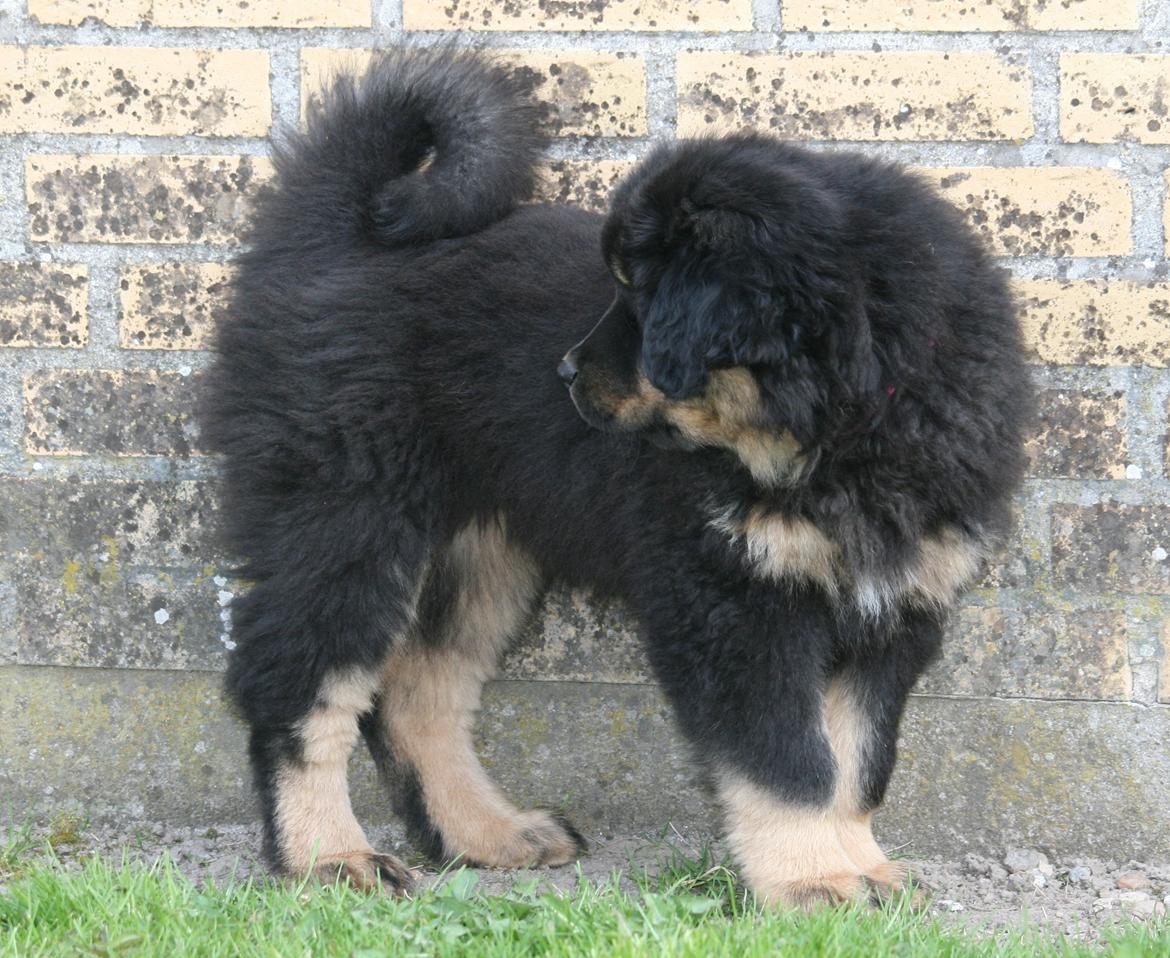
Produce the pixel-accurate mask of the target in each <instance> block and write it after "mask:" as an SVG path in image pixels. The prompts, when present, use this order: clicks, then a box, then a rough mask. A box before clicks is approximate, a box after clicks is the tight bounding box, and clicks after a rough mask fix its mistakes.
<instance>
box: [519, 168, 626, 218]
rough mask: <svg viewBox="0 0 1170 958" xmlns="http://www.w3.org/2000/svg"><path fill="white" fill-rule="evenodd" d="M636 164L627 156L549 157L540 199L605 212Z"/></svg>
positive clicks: (542, 172)
mask: <svg viewBox="0 0 1170 958" xmlns="http://www.w3.org/2000/svg"><path fill="white" fill-rule="evenodd" d="M632 166H633V164H632V163H630V162H629V161H627V160H549V161H547V162H546V163H545V164H544V166H543V167H542V168H541V171H540V181H539V183H538V184H537V199H539V200H543V201H545V202H549V203H569V204H571V205H573V206H580V207H583V208H584V209H587V210H593V211H594V212H603V211H604V210H605V208H606V206H607V205H608V203H609V194H610V193H611V192H612V191H613V188H614V187H615V186H617V184H618V182H619V181H620V180H621V178H622V177H623V176H625V175H626V174H627V173H628V172H629V171H630V168H631V167H632Z"/></svg>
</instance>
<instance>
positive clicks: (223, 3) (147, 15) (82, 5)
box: [28, 0, 371, 27]
mask: <svg viewBox="0 0 1170 958" xmlns="http://www.w3.org/2000/svg"><path fill="white" fill-rule="evenodd" d="M28 12H29V15H30V16H32V17H35V18H36V19H37V20H39V21H40V22H41V23H64V24H69V25H71V26H72V25H76V24H79V23H81V22H82V21H83V20H85V19H87V18H90V17H92V18H93V19H95V20H99V21H101V22H102V23H108V24H109V25H110V26H112V27H132V26H136V25H137V24H139V23H149V24H152V25H154V26H156V27H368V26H369V25H370V22H371V21H370V0H331V2H330V3H321V2H320V0H28Z"/></svg>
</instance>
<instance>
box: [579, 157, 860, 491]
mask: <svg viewBox="0 0 1170 958" xmlns="http://www.w3.org/2000/svg"><path fill="white" fill-rule="evenodd" d="M843 220H844V212H843V209H842V205H841V203H840V202H839V201H838V200H837V198H836V197H835V196H834V194H833V191H832V188H831V186H830V185H828V184H827V183H826V182H824V181H823V180H821V179H820V178H819V177H817V176H815V175H814V172H813V169H812V168H810V167H809V166H808V164H807V161H806V162H804V163H795V162H792V159H791V156H790V154H789V152H788V151H787V148H785V147H783V146H782V145H781V144H779V143H777V142H776V141H773V140H770V139H768V138H765V137H757V136H740V137H732V138H728V139H722V140H713V139H707V140H694V141H687V142H683V143H680V144H676V145H671V146H667V147H664V148H661V149H659V150H658V151H656V152H655V153H653V154H651V156H650V157H648V158H647V159H646V160H645V161H644V162H643V163H642V164H641V165H640V166H639V167H638V168H637V169H636V170H635V171H634V172H633V173H632V174H631V176H630V177H629V178H628V179H627V180H626V181H625V182H624V183H623V184H622V186H620V187H619V189H618V191H617V192H616V194H615V196H614V200H613V204H612V207H611V212H610V215H609V217H608V219H607V221H606V224H605V228H604V230H603V234H602V252H603V255H604V257H605V262H606V263H607V264H608V266H609V268H610V271H611V272H612V274H613V277H614V284H615V296H614V300H613V304H612V305H611V307H610V308H609V310H608V311H607V312H606V313H605V315H604V316H603V317H602V318H601V320H600V321H599V322H598V324H597V325H596V327H595V328H594V329H593V331H592V332H590V334H589V335H588V336H587V337H586V338H585V339H584V340H582V341H581V342H580V343H578V344H577V345H576V346H574V347H573V349H571V350H570V351H569V352H568V353H567V354H566V356H565V358H564V360H563V361H562V363H561V367H560V372H561V376H562V378H564V379H565V380H566V382H568V383H569V384H570V389H571V394H572V397H573V401H574V403H575V404H576V406H577V409H578V411H579V412H580V414H581V416H582V417H583V418H584V419H585V420H586V421H587V422H589V423H590V424H591V425H593V426H596V427H598V428H600V429H606V430H614V431H629V432H635V431H636V432H642V433H645V434H646V435H647V436H648V437H649V438H651V439H654V440H656V441H658V442H659V443H668V444H673V445H681V446H684V447H694V446H721V447H724V448H728V449H731V450H733V451H734V452H736V454H737V455H738V456H739V457H740V459H741V460H742V461H743V462H744V464H745V465H747V466H748V468H749V469H750V470H751V471H752V473H753V475H755V476H756V477H757V478H758V479H760V480H762V481H765V482H768V483H769V484H774V483H776V482H779V481H782V480H783V479H785V478H786V477H790V476H791V475H792V474H793V472H794V471H795V470H798V469H799V461H798V460H799V450H800V449H801V448H802V446H804V445H805V444H806V443H808V442H809V441H810V440H811V438H812V437H813V435H814V434H815V431H816V429H817V427H818V414H819V411H820V410H822V409H823V408H825V407H826V405H828V404H831V403H834V402H840V401H841V399H842V393H843V392H846V393H850V394H860V393H865V392H867V391H869V390H872V389H873V388H874V387H875V384H876V377H877V371H876V362H875V360H874V358H873V355H872V352H873V351H872V348H871V345H870V342H869V332H868V324H867V323H866V320H865V316H864V312H863V310H862V309H861V308H860V307H859V306H858V301H859V297H858V296H856V289H855V287H856V281H855V280H854V279H853V277H852V276H851V274H850V264H849V257H848V251H847V249H846V246H845V243H844V241H843V235H844V233H845V231H846V229H847V226H846V224H845V223H844V222H843ZM794 467H795V468H794Z"/></svg>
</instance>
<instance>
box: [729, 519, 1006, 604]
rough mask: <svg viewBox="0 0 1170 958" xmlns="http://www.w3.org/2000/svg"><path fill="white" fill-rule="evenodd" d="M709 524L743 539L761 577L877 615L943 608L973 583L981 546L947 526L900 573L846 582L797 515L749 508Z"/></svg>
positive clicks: (836, 559)
mask: <svg viewBox="0 0 1170 958" xmlns="http://www.w3.org/2000/svg"><path fill="white" fill-rule="evenodd" d="M711 525H712V526H713V527H714V528H716V529H718V530H719V531H720V532H722V533H723V534H724V535H726V536H727V537H728V538H729V539H730V540H731V541H732V542H733V543H734V542H737V541H739V540H741V539H742V540H743V544H744V548H745V549H746V550H747V558H748V562H749V563H750V564H751V566H752V568H753V569H754V570H755V574H756V575H757V576H758V577H759V578H761V579H772V580H775V581H781V580H783V579H810V580H812V581H813V582H816V583H817V584H818V585H820V586H821V587H822V588H823V589H824V590H825V591H826V592H828V593H829V594H830V595H831V596H837V595H838V594H840V593H842V592H845V593H851V594H852V596H853V600H854V602H855V603H856V604H857V607H858V608H859V609H860V610H861V611H862V612H864V613H866V614H867V615H870V616H874V617H876V616H879V615H881V614H883V613H885V612H887V611H889V610H890V609H891V608H893V607H895V606H896V605H898V604H899V603H901V602H911V603H914V604H917V605H929V606H934V607H939V608H947V607H949V606H950V605H952V604H953V603H954V601H955V600H956V599H957V598H958V597H959V595H960V594H961V593H962V592H963V590H964V589H965V588H966V587H967V586H968V585H969V584H970V583H971V582H972V581H973V580H974V578H975V577H976V576H977V575H978V573H979V570H980V568H981V565H982V562H983V558H984V555H985V548H984V546H983V545H982V543H980V542H979V541H978V540H976V539H973V538H970V537H969V536H965V535H963V534H962V533H960V532H959V531H957V530H956V529H953V528H946V529H943V530H941V531H940V532H939V533H937V534H935V535H930V536H926V537H925V538H923V540H922V542H921V543H920V545H919V549H918V554H917V556H916V557H915V558H914V560H913V561H912V562H910V563H909V564H908V565H907V566H905V567H904V568H902V569H901V570H893V571H891V572H889V573H887V574H886V575H885V576H883V577H881V578H863V579H859V580H857V581H856V582H852V583H851V582H850V580H849V574H848V571H847V570H846V568H845V563H844V559H843V556H842V555H841V550H840V548H839V547H838V546H837V544H836V543H835V542H833V541H832V540H831V539H830V538H829V537H828V536H826V535H825V534H824V533H823V532H821V530H820V529H819V528H817V526H816V525H815V524H813V523H812V522H810V521H809V520H808V519H805V518H803V517H801V516H794V515H786V514H784V513H780V512H768V511H767V510H765V509H764V508H762V507H760V506H756V507H754V508H753V509H752V510H751V511H750V512H749V513H748V517H747V518H746V519H744V520H743V521H741V522H734V521H732V520H731V519H729V518H727V517H725V516H722V515H717V516H716V517H715V518H714V519H712V521H711Z"/></svg>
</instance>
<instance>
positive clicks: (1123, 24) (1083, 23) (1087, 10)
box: [1028, 0, 1142, 30]
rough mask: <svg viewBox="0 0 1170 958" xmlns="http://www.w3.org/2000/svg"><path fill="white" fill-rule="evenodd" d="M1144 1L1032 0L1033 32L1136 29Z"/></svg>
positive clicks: (1030, 20)
mask: <svg viewBox="0 0 1170 958" xmlns="http://www.w3.org/2000/svg"><path fill="white" fill-rule="evenodd" d="M1141 3H1142V0H1029V2H1028V26H1029V27H1030V28H1031V29H1033V30H1136V29H1138V27H1139V26H1141Z"/></svg>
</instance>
